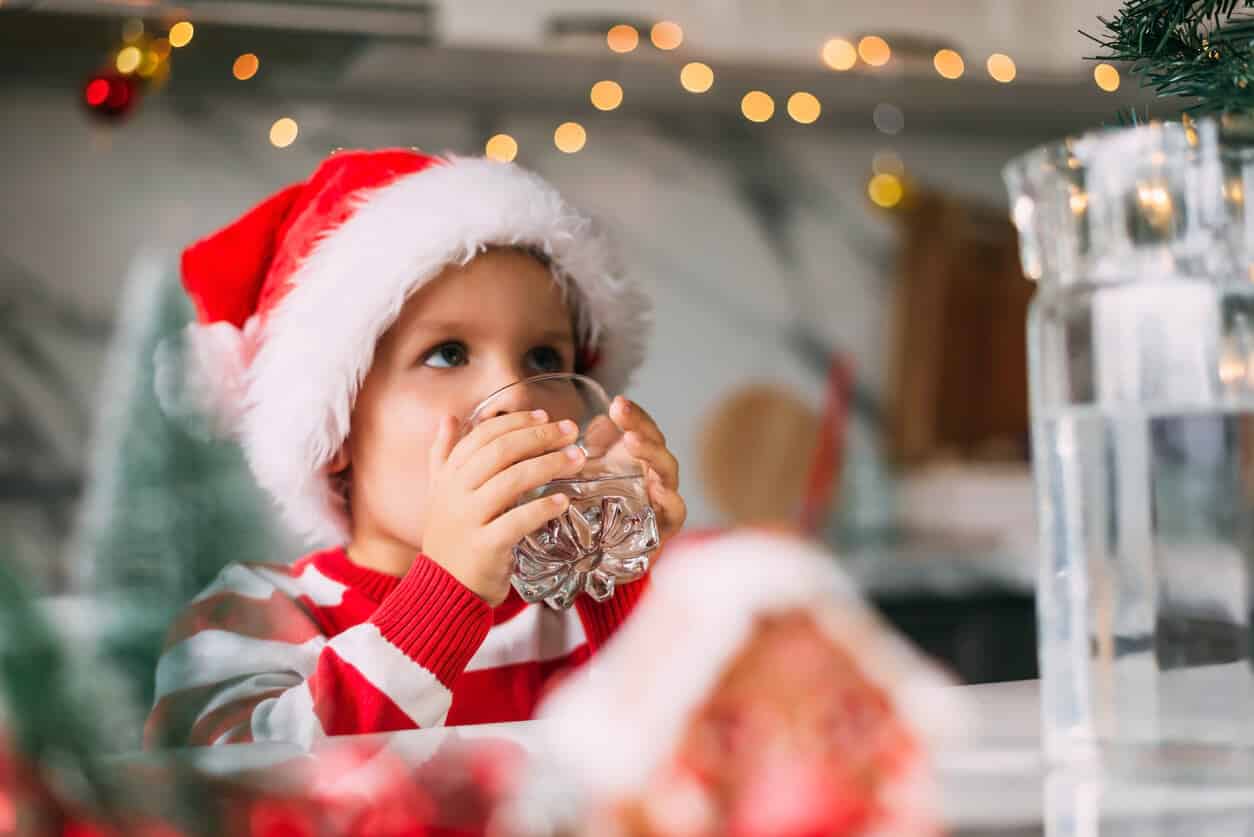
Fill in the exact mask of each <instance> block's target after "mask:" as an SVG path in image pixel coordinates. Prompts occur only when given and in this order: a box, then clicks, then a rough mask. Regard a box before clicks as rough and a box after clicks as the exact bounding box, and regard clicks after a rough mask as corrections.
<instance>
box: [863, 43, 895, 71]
mask: <svg viewBox="0 0 1254 837" xmlns="http://www.w3.org/2000/svg"><path fill="white" fill-rule="evenodd" d="M858 55H860V56H862V60H863V61H865V62H866V63H868V64H870V65H871V66H872V67H883V66H884V65H885V64H887V63H888V59H890V58H892V57H893V51H892V50H891V49H889V48H888V41H886V40H884V39H883V38H881V37H880V36H879V35H867V36H866V37H865V38H863V39H862V40H860V41H858Z"/></svg>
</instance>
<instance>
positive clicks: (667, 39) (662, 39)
mask: <svg viewBox="0 0 1254 837" xmlns="http://www.w3.org/2000/svg"><path fill="white" fill-rule="evenodd" d="M649 38H650V39H651V40H652V41H653V45H654V46H655V47H657V48H658V49H667V50H669V49H678V48H679V45H680V44H682V43H683V42H684V30H683V28H681V27H680V25H679V24H678V23H675V22H673V21H669V20H662V21H658V22H657V23H655V24H653V29H652V30H651V31H650V32H649Z"/></svg>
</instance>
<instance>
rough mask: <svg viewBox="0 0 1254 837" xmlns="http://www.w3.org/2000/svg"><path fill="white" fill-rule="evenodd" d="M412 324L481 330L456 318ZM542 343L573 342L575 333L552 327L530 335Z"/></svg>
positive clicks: (435, 329) (450, 330)
mask: <svg viewBox="0 0 1254 837" xmlns="http://www.w3.org/2000/svg"><path fill="white" fill-rule="evenodd" d="M414 326H415V327H416V328H417V329H419V330H421V331H423V332H438V333H441V334H457V333H460V334H465V335H467V336H469V337H474V336H475V332H476V331H479V330H482V329H483V326H481V325H474V326H472V325H470V324H469V323H464V322H459V321H457V320H418V321H417V322H415V323H414ZM532 339H534V340H538V341H540V342H544V343H574V342H575V335H574V334H573V333H572V332H571V330H570V329H569V328H553V329H547V330H545V331H542V332H540V333H539V334H536V335H534V336H533V337H532Z"/></svg>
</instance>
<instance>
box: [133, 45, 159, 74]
mask: <svg viewBox="0 0 1254 837" xmlns="http://www.w3.org/2000/svg"><path fill="white" fill-rule="evenodd" d="M160 66H161V56H160V55H158V54H157V52H156V51H155V50H151V49H150V50H147V51H146V52H145V53H144V60H143V61H141V62H139V69H138V70H136V71H135V72H137V73H139V74H140V76H142V77H143V78H152V77H153V76H154V75H156V72H157V69H158V68H159V67H160Z"/></svg>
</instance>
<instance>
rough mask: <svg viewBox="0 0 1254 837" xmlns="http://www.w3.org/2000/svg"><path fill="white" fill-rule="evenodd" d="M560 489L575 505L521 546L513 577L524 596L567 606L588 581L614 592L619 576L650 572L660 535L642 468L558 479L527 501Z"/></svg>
mask: <svg viewBox="0 0 1254 837" xmlns="http://www.w3.org/2000/svg"><path fill="white" fill-rule="evenodd" d="M559 493H560V494H565V495H566V496H567V497H569V498H570V501H571V502H570V506H569V508H567V509H566V511H565V512H564V513H563V514H562V515H561V516H560V517H558V518H556V519H555V520H552V521H550V522H549V523H547V524H545V525H544V526H542V527H540V528H539V529H537V530H536V531H534V532H532V533H531V534H530V535H528V536H527V537H526V538H524V539H523V540H522V541H521V542H520V543H519V544H518V545H517V546H515V547H514V564H515V566H514V575H513V579H512V580H513V584H514V588H515V589H516V590H518V593H519V595H520V596H522V598H523V599H524V600H526V601H529V602H539V601H544V602H548V603H549V604H550V605H552V606H553V607H558V608H566V607H569V606H570V604H571V602H573V601H574V599H575V597H576V596H578V595H579V594H580V593H581V592H583V591H584V590H585V589H586V590H587V592H588V593H589V594H590V595H592V596H593V597H594V598H598V599H602V598H609V597H610V596H611V595H613V592H614V585H615V583H621V582H625V581H630V580H632V579H636V578H640V577H641V576H643V575H644V574H645V572H646V571H647V570H648V568H649V553H650V552H651V551H653V550H654V549H656V548H657V546H658V542H659V537H658V529H657V517H656V515H655V514H654V511H653V508H652V507H651V506H650V505H649V499H648V494H647V492H646V490H645V482H644V477H643V476H640V475H632V476H602V477H594V478H590V479H587V478H585V479H580V478H576V479H565V480H554V481H553V482H550V483H548V484H546V485H544V486H542V487H540V488H539V489H537V490H535V491H533V492H531V493H530V494H528V495H527V496H525V497H524V498H523V499H522V501H521V502H524V503H525V502H529V501H531V500H535V499H538V498H540V497H547V496H549V495H551V494H559ZM589 582H591V583H589Z"/></svg>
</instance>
